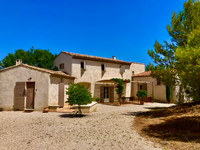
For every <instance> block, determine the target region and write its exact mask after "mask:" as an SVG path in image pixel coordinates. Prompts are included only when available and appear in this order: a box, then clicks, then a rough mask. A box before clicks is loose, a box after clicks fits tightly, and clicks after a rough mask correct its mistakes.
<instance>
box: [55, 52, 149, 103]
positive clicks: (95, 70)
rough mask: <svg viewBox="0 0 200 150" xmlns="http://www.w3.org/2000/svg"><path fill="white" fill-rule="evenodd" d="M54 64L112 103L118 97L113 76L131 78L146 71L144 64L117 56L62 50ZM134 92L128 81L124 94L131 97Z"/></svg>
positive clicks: (102, 99) (76, 81)
mask: <svg viewBox="0 0 200 150" xmlns="http://www.w3.org/2000/svg"><path fill="white" fill-rule="evenodd" d="M54 65H55V66H57V67H58V68H59V70H60V71H64V72H67V73H69V74H70V75H72V76H74V77H75V80H74V82H75V83H78V84H80V85H83V86H84V87H88V90H89V91H90V92H91V93H92V96H94V97H97V98H100V102H105V103H106V102H111V103H112V102H114V101H117V99H118V95H117V94H116V92H115V89H114V81H112V80H111V79H112V78H121V79H130V80H131V79H132V75H133V74H138V73H141V72H144V71H145V65H144V64H142V63H134V62H126V61H121V60H118V59H117V58H116V57H115V56H113V57H112V58H103V57H96V56H90V55H83V54H76V53H69V52H61V53H60V54H59V55H58V56H57V57H56V58H55V60H54ZM132 93H133V92H132V86H131V83H127V84H126V87H125V93H124V96H125V97H131V96H133V95H131V94H132Z"/></svg>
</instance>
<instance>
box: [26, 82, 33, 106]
mask: <svg viewBox="0 0 200 150" xmlns="http://www.w3.org/2000/svg"><path fill="white" fill-rule="evenodd" d="M26 86H27V96H26V109H34V97H35V82H27V83H26Z"/></svg>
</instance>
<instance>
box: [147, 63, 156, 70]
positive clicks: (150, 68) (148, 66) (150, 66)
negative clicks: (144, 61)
mask: <svg viewBox="0 0 200 150" xmlns="http://www.w3.org/2000/svg"><path fill="white" fill-rule="evenodd" d="M153 69H154V66H153V65H152V64H151V63H149V64H148V65H147V66H146V68H145V71H151V70H153Z"/></svg>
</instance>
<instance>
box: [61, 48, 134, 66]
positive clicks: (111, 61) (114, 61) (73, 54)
mask: <svg viewBox="0 0 200 150" xmlns="http://www.w3.org/2000/svg"><path fill="white" fill-rule="evenodd" d="M61 53H64V54H68V55H70V56H72V58H76V59H85V60H94V61H100V62H109V63H116V64H124V65H130V64H131V63H132V62H127V61H122V60H118V59H112V58H104V57H97V56H91V55H84V54H77V53H70V52H64V51H62V52H61ZM61 53H60V54H61ZM60 54H59V55H60Z"/></svg>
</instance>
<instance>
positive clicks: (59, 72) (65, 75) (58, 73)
mask: <svg viewBox="0 0 200 150" xmlns="http://www.w3.org/2000/svg"><path fill="white" fill-rule="evenodd" d="M19 66H23V67H27V68H30V69H34V70H38V71H42V72H46V73H49V74H51V75H53V76H60V77H64V78H71V79H75V77H73V76H71V75H69V74H66V73H64V72H62V71H53V70H49V69H44V68H40V67H36V66H30V65H27V64H23V63H21V64H19V65H14V66H10V67H7V68H4V69H1V70H0V72H3V71H5V70H8V69H12V68H15V67H19Z"/></svg>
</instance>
